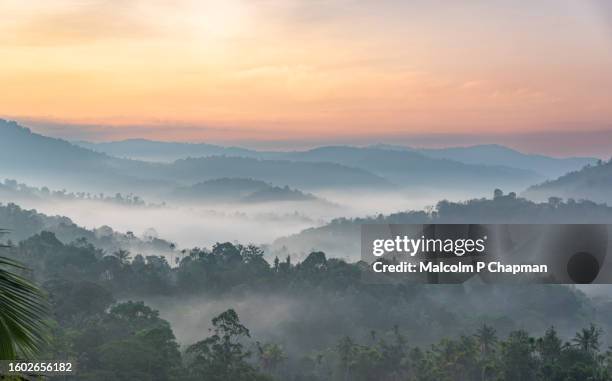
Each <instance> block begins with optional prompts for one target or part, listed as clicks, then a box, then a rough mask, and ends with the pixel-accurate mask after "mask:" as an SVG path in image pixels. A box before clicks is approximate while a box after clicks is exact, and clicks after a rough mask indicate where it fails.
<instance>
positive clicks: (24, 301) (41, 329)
mask: <svg viewBox="0 0 612 381" xmlns="http://www.w3.org/2000/svg"><path fill="white" fill-rule="evenodd" d="M5 233H6V230H3V229H0V234H5ZM0 246H1V247H7V246H6V245H0ZM23 270H25V268H24V267H23V266H22V265H21V264H19V263H17V262H15V261H13V260H11V259H8V258H5V257H1V256H0V359H3V360H11V359H15V358H18V357H26V358H27V357H31V356H32V355H34V354H35V353H36V352H37V351H39V350H40V349H41V347H42V345H43V344H44V343H45V341H46V336H45V332H46V328H47V324H46V323H45V320H44V319H45V316H46V314H47V305H46V302H45V299H44V296H43V293H42V292H41V290H40V289H39V288H38V287H36V286H35V285H34V284H32V283H30V282H29V281H28V280H27V279H25V278H24V277H22V276H20V275H18V274H17V273H16V272H18V271H23Z"/></svg>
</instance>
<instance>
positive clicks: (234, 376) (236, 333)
mask: <svg viewBox="0 0 612 381" xmlns="http://www.w3.org/2000/svg"><path fill="white" fill-rule="evenodd" d="M212 324H213V329H212V333H213V334H212V336H210V337H208V338H206V339H204V340H202V341H199V342H197V343H195V344H193V345H191V346H190V347H188V348H187V354H188V355H190V356H192V357H193V360H192V361H191V364H190V368H189V371H190V373H191V375H192V376H193V377H194V379H205V380H207V381H225V380H232V381H251V380H257V379H261V378H262V377H263V375H262V374H260V373H259V372H257V371H256V369H255V368H254V367H253V366H252V365H251V364H249V363H248V362H247V361H246V359H247V358H248V357H249V356H250V355H251V353H250V352H249V351H246V350H245V349H244V346H243V344H242V343H241V340H243V339H245V338H249V337H251V335H250V333H249V330H248V329H247V328H246V327H245V326H244V325H242V324H240V319H239V318H238V314H237V313H236V311H234V310H233V309H229V310H227V311H225V312H223V313H221V314H220V315H219V316H217V317H215V318H213V319H212Z"/></svg>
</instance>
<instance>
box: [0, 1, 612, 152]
mask: <svg viewBox="0 0 612 381" xmlns="http://www.w3.org/2000/svg"><path fill="white" fill-rule="evenodd" d="M462 3H463V4H462ZM517 4H518V3H517V2H515V1H465V2H462V1H453V2H447V1H436V0H428V1H425V0H423V1H409V2H408V1H401V2H400V1H390V0H380V1H359V0H337V1H326V0H308V1H302V0H300V1H298V0H250V1H246V0H245V1H243V0H223V1H210V0H178V1H177V0H174V1H171V0H121V1H119V0H115V1H112V0H110V1H108V0H107V1H101V0H87V1H85V0H81V1H69V0H56V1H53V2H39V1H23V0H3V1H1V2H0V14H1V15H2V19H3V21H2V23H0V84H1V89H2V91H0V117H3V118H11V119H18V120H32V121H37V122H38V123H43V124H44V123H47V122H48V125H53V126H58V125H68V126H70V125H73V126H76V127H74V128H73V130H72V131H73V132H74V131H78V129H79V128H82V129H87V128H88V126H90V127H91V126H95V127H91V131H94V133H93V134H91V135H88V136H89V137H90V138H91V139H93V140H96V139H106V140H108V139H119V138H128V137H136V136H140V137H147V138H157V139H167V140H190V139H193V140H207V139H212V140H223V141H231V140H236V141H244V140H249V139H254V140H276V139H281V140H287V139H313V138H317V139H325V138H330V139H341V138H343V137H347V138H349V137H355V136H357V137H364V136H365V137H368V136H372V137H376V136H397V135H401V134H424V133H440V134H461V133H483V134H484V133H487V134H490V133H500V134H508V133H526V132H533V131H546V130H574V131H575V130H577V129H585V130H602V129H603V130H610V129H612V107H611V106H610V104H611V103H612V102H611V99H612V27H611V23H612V18H606V16H610V15H612V7H610V6H609V5H607V4H609V3H607V2H606V1H605V0H600V1H594V0H593V1H588V0H584V1H577V0H541V1H534V2H524V5H523V6H521V7H518V6H517ZM81 126H82V127H81ZM95 131H98V132H99V133H98V134H97V135H96V133H95ZM50 134H53V131H50ZM77 135H78V134H75V136H77ZM67 137H70V136H67Z"/></svg>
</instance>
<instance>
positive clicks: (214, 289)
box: [0, 120, 612, 381]
mask: <svg viewBox="0 0 612 381" xmlns="http://www.w3.org/2000/svg"><path fill="white" fill-rule="evenodd" d="M611 203H612V161H607V160H603V159H599V158H591V157H572V158H554V157H549V156H543V155H535V154H526V153H522V152H519V151H515V150H512V149H510V148H507V147H503V146H499V145H479V146H468V147H454V148H439V149H432V148H427V149H425V148H413V147H405V146H399V145H398V146H395V145H382V144H374V145H370V146H359V147H358V146H322V147H318V148H314V149H309V150H303V151H264V150H253V149H246V148H239V147H224V146H218V145H212V144H195V143H178V142H177V143H169V142H158V141H150V140H142V139H134V140H124V141H116V142H106V143H91V142H84V141H75V142H69V141H66V140H62V139H56V138H51V137H47V136H44V135H40V134H37V133H34V132H32V131H31V130H29V129H27V128H25V127H23V126H21V125H19V124H18V123H16V122H11V121H3V120H0V235H1V237H0V243H2V247H1V248H0V257H2V258H7V260H9V261H16V263H17V262H18V263H20V264H22V265H23V267H19V266H17V267H15V265H14V263H13V262H7V263H0V265H6V266H8V267H11V268H14V267H15V269H16V270H15V271H16V272H17V273H18V274H19V275H20V276H22V277H24V278H26V279H28V280H29V281H31V282H33V284H36V285H38V286H41V287H42V290H43V292H44V294H45V296H46V298H47V299H48V306H47V307H48V314H49V316H48V318H46V319H45V321H44V322H43V323H41V324H43V325H44V327H45V331H46V332H47V334H46V335H45V337H44V338H43V337H41V338H40V342H41V345H40V347H41V351H40V352H39V353H38V354H37V355H36V356H37V358H39V359H41V360H50V359H59V360H73V361H75V363H76V364H78V374H77V375H76V376H74V378H61V377H59V376H58V377H57V378H53V377H52V378H51V379H58V380H60V379H78V380H92V381H98V380H99V381H102V380H126V381H127V380H155V381H158V380H159V381H162V380H212V381H215V380H219V381H222V380H236V381H241V380H245V381H247V380H293V381H306V380H309V381H323V380H334V381H335V380H343V381H345V380H373V379H379V380H389V381H399V380H410V381H438V380H457V381H463V380H474V381H476V380H478V381H484V380H491V381H492V380H525V381H526V380H550V381H553V380H559V381H574V380H575V381H579V380H580V381H584V380H593V381H599V380H601V381H604V380H609V379H610V375H611V374H612V353H611V352H610V351H609V350H607V348H609V346H611V345H612V297H611V296H610V291H612V288H610V287H609V286H607V285H581V286H570V285H533V284H532V285H520V284H513V285H496V284H484V283H483V282H482V280H478V279H471V280H470V281H469V282H465V283H463V284H457V285H441V284H440V285H428V284H417V283H415V282H411V281H410V279H409V278H407V279H406V280H405V281H402V282H398V283H394V284H369V283H367V282H364V281H363V279H362V275H363V273H364V271H366V267H367V266H368V264H366V263H364V262H363V261H361V260H360V259H361V257H360V243H361V242H360V226H361V225H363V224H433V223H447V224H454V223H508V224H509V223H530V224H534V223H598V224H612V206H610V204H611ZM609 252H610V245H608V253H607V254H610V253H609ZM0 300H2V299H0ZM2 324H3V322H2V321H0V325H2ZM0 332H2V330H0ZM20 355H23V354H20ZM62 377H63V376H62Z"/></svg>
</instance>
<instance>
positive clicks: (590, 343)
mask: <svg viewBox="0 0 612 381" xmlns="http://www.w3.org/2000/svg"><path fill="white" fill-rule="evenodd" d="M600 337H601V329H599V328H597V327H596V326H595V325H594V324H591V325H590V326H589V328H583V329H582V330H581V331H580V332H578V333H576V337H574V338H573V339H572V341H573V342H574V344H575V345H576V346H578V347H579V348H580V349H581V350H583V351H584V352H586V353H593V352H596V351H597V350H599V339H600Z"/></svg>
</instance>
